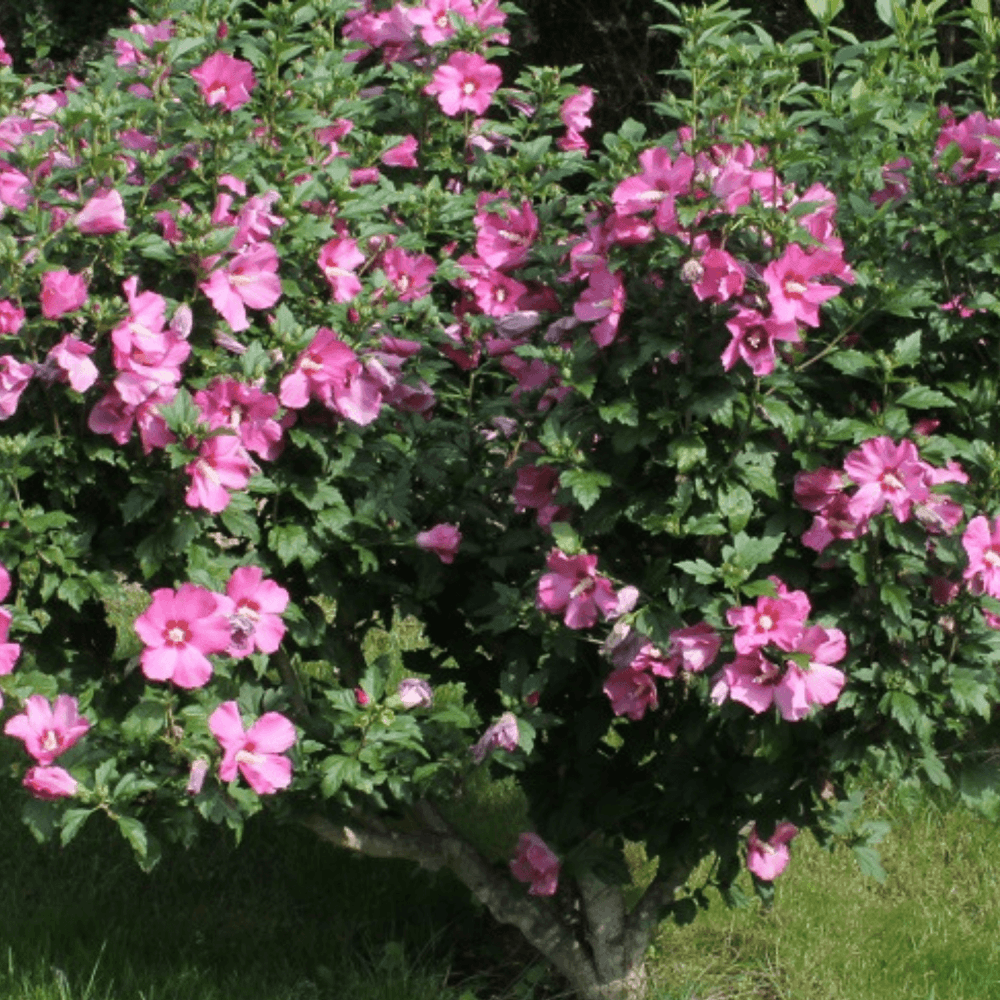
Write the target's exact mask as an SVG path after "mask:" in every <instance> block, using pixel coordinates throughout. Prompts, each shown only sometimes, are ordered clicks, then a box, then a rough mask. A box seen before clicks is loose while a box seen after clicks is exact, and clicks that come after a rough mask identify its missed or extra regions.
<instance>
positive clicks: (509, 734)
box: [469, 712, 520, 764]
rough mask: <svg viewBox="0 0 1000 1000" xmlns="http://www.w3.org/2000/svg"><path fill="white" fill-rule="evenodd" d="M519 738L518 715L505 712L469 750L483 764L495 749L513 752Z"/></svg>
mask: <svg viewBox="0 0 1000 1000" xmlns="http://www.w3.org/2000/svg"><path fill="white" fill-rule="evenodd" d="M519 738H520V734H519V733H518V731H517V716H515V715H514V713H513V712H504V713H503V715H501V716H500V718H499V719H497V721H496V722H494V723H492V724H490V725H489V726H487V727H486V730H485V731H484V732H483V735H482V736H480V737H479V740H478V741H477V742H476V743H475V744H473V745H472V746H471V747H469V752H470V753H471V754H472V759H473V760H474V761H475V762H476V763H477V764H482V762H483V761H484V760H486V758H487V757H488V756H489V755H490V754H491V753H493V751H494V750H497V749H500V750H506V751H507V752H508V753H513V752H514V751H515V750H516V749H517V743H518V740H519Z"/></svg>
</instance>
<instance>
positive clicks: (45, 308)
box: [42, 268, 87, 319]
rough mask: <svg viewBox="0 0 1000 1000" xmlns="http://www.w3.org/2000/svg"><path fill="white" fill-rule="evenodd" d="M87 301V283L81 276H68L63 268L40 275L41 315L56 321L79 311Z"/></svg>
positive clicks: (68, 273)
mask: <svg viewBox="0 0 1000 1000" xmlns="http://www.w3.org/2000/svg"><path fill="white" fill-rule="evenodd" d="M86 301H87V282H86V281H85V280H84V277H83V275H82V274H70V272H69V271H67V270H66V269H65V268H60V269H59V270H57V271H46V272H45V273H44V274H43V275H42V315H43V316H44V317H45V318H46V319H58V318H59V317H60V316H62V315H64V314H65V313H68V312H73V311H74V310H75V309H79V308H80V306H82V305H83V304H84V303H85V302H86Z"/></svg>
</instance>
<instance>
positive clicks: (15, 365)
mask: <svg viewBox="0 0 1000 1000" xmlns="http://www.w3.org/2000/svg"><path fill="white" fill-rule="evenodd" d="M34 374H35V368H34V365H29V364H26V363H23V362H21V361H18V360H17V358H13V357H11V356H10V355H9V354H5V355H3V356H2V357H0V420H6V419H7V418H8V417H12V416H13V415H14V411H15V410H16V409H17V403H18V400H20V398H21V393H22V392H24V390H25V389H27V388H28V383H29V382H30V381H31V378H32V376H33V375H34Z"/></svg>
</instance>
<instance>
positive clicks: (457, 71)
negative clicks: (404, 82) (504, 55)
mask: <svg viewBox="0 0 1000 1000" xmlns="http://www.w3.org/2000/svg"><path fill="white" fill-rule="evenodd" d="M501 83H503V72H502V71H501V69H500V67H499V66H494V65H493V64H492V63H488V62H487V61H486V60H485V59H484V58H483V57H482V56H481V55H478V54H477V53H474V52H453V53H452V54H451V57H450V58H449V59H448V61H447V62H446V63H444V64H443V65H441V66H438V68H437V69H436V70H435V72H434V76H433V78H432V79H431V82H430V83H429V84H427V86H426V87H424V93H425V94H427V95H429V96H435V95H436V96H437V99H438V105H439V106H440V108H441V110H442V111H443V112H444V113H445V114H446V115H451V116H454V115H457V114H458V113H459V112H460V111H472V112H474V113H475V114H477V115H481V114H485V112H486V109H487V108H488V107H489V106H490V101H491V100H492V99H493V93H494V91H495V90H496V89H497V88H498V87H499V86H500V84H501Z"/></svg>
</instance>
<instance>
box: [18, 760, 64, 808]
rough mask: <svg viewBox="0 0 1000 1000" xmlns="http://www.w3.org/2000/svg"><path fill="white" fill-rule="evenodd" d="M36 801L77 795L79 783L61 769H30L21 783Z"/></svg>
mask: <svg viewBox="0 0 1000 1000" xmlns="http://www.w3.org/2000/svg"><path fill="white" fill-rule="evenodd" d="M21 784H23V785H24V787H25V788H27V789H28V791H29V792H31V794H32V795H33V796H34V797H35V798H36V799H44V800H46V801H51V800H54V799H65V798H69V797H70V796H72V795H76V789H77V782H76V778H74V777H73V775H72V774H70V773H69V771H66V770H64V769H63V768H61V767H29V768H28V771H27V773H26V774H25V776H24V780H23V781H22V782H21Z"/></svg>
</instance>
